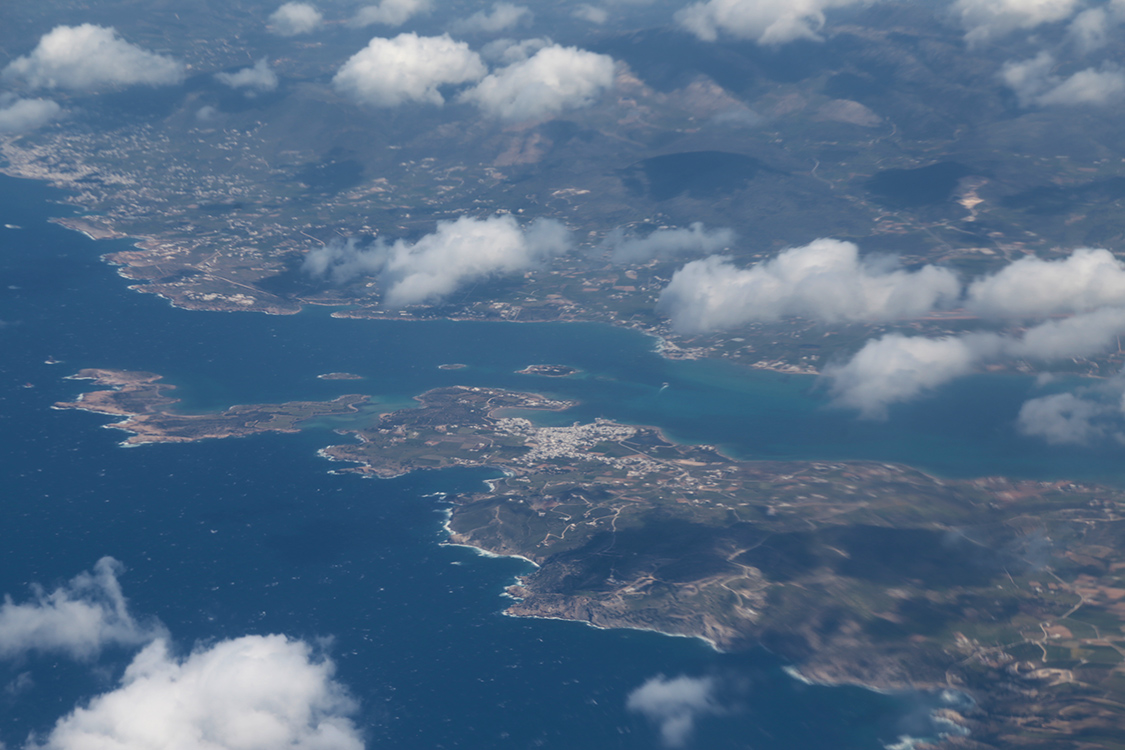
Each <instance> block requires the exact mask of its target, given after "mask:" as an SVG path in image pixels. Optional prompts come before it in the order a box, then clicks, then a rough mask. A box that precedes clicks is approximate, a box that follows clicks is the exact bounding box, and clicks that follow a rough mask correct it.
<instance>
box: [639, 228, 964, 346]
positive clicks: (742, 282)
mask: <svg viewBox="0 0 1125 750" xmlns="http://www.w3.org/2000/svg"><path fill="white" fill-rule="evenodd" d="M892 263H893V259H888V258H882V259H880V260H879V261H875V262H872V261H864V260H860V258H859V248H857V247H856V246H855V245H854V244H853V243H851V242H841V241H839V240H833V239H818V240H814V241H813V242H811V243H809V244H808V245H805V246H803V247H795V248H790V249H788V250H784V251H782V252H781V253H780V254H779V255H777V257H775V258H772V259H770V260H766V261H763V262H761V263H758V264H756V265H754V266H751V267H750V268H737V267H735V266H734V264H732V263H731V261H730V259H729V258H726V257H723V256H717V255H713V256H711V257H708V258H704V259H703V260H697V261H692V262H691V263H688V264H687V265H685V266H684V267H683V268H681V269H680V270H679V271H677V272H676V273H675V274H674V275H673V276H672V280H671V281H670V282H669V283H668V286H667V287H665V289H664V291H663V292H662V293H661V295H660V303H659V306H658V309H659V310H660V311H661V312H662V313H663V314H665V315H667V316H668V317H670V318H671V319H672V325H673V326H674V327H675V328H676V329H677V330H680V331H683V332H687V333H699V332H703V331H710V330H715V329H722V328H733V327H737V326H740V325H743V324H745V323H749V322H751V321H758V320H777V319H778V318H782V317H786V316H790V315H796V316H801V317H808V318H813V319H816V320H822V321H826V322H838V321H877V320H894V319H896V318H909V317H917V316H919V315H925V314H926V313H928V312H930V311H932V310H933V309H934V308H935V307H939V306H942V305H946V304H950V303H952V301H953V300H955V299H956V298H957V296H958V294H959V293H960V288H961V287H960V282H958V280H957V277H956V276H955V275H954V274H953V272H952V271H949V270H947V269H944V268H938V267H936V266H924V267H923V268H921V269H919V270H918V271H914V272H909V271H905V270H902V269H899V268H895V267H894V266H893V265H892Z"/></svg>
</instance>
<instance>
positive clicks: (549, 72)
mask: <svg viewBox="0 0 1125 750" xmlns="http://www.w3.org/2000/svg"><path fill="white" fill-rule="evenodd" d="M613 78H614V62H613V58H612V57H609V56H608V55H599V54H596V53H594V52H588V51H586V50H582V49H578V48H577V47H562V46H559V45H557V44H553V45H551V46H548V47H544V48H542V49H540V50H539V51H538V52H536V53H535V54H534V55H532V56H531V57H530V58H528V59H527V60H524V61H522V62H517V63H513V64H512V65H509V66H507V67H506V68H501V69H500V70H498V71H496V72H495V73H492V74H490V75H488V76H487V77H486V78H484V80H482V81H481V82H480V83H479V84H477V85H476V86H475V87H473V88H471V89H469V90H467V91H465V92H463V93H462V94H461V97H460V98H461V100H462V101H467V102H471V103H473V104H476V105H477V106H478V107H480V109H481V110H482V111H484V112H485V113H486V114H489V115H492V116H493V117H499V118H502V119H505V120H526V119H531V118H536V117H545V116H548V115H553V114H556V113H558V112H561V111H563V110H565V109H575V108H578V107H587V106H589V105H591V104H593V103H594V101H595V100H596V99H597V98H598V97H599V96H601V94H602V92H604V91H605V90H606V89H608V88H610V87H612V86H613Z"/></svg>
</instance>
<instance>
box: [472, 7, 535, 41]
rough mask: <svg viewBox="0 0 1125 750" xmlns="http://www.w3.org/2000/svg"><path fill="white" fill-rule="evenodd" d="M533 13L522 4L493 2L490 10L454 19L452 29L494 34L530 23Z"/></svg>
mask: <svg viewBox="0 0 1125 750" xmlns="http://www.w3.org/2000/svg"><path fill="white" fill-rule="evenodd" d="M532 18H534V14H533V13H532V12H531V9H530V8H528V7H526V6H524V5H514V4H512V3H493V4H492V12H486V11H483V10H478V11H477V12H476V13H474V14H473V15H471V16H469V17H468V18H464V19H461V20H460V21H455V22H454V23H453V26H452V30H453V31H454V32H456V33H458V34H481V33H485V34H495V33H496V32H498V31H505V30H507V29H511V28H514V27H516V26H521V25H522V26H528V25H530V24H531V21H532Z"/></svg>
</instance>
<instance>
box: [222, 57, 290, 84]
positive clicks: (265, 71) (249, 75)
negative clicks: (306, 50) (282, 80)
mask: <svg viewBox="0 0 1125 750" xmlns="http://www.w3.org/2000/svg"><path fill="white" fill-rule="evenodd" d="M215 78H216V79H218V81H219V83H224V84H226V85H227V86H230V87H231V88H232V89H242V88H244V89H250V90H252V91H273V90H274V89H276V88H277V83H278V81H277V73H274V72H273V68H271V67H270V61H269V60H267V59H266V58H264V57H263V58H262V59H261V60H259V61H258V62H256V63H254V65H253V67H250V68H243V69H242V70H239V71H236V72H234V73H217V74H216V75H215Z"/></svg>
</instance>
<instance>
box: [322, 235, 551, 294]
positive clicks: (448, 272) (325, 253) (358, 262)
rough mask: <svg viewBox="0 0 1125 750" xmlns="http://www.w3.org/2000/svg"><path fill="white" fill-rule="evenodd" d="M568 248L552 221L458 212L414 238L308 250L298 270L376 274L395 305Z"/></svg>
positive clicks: (338, 278)
mask: <svg viewBox="0 0 1125 750" xmlns="http://www.w3.org/2000/svg"><path fill="white" fill-rule="evenodd" d="M569 248H570V235H569V232H567V230H566V228H565V227H564V226H563V225H562V224H560V223H559V222H557V221H553V220H548V219H539V220H536V221H534V222H532V223H531V224H530V225H528V226H527V227H524V228H521V227H520V225H519V224H518V223H517V222H516V220H515V219H514V218H513V217H512V216H511V215H504V216H492V217H489V218H487V219H472V218H469V217H464V216H463V217H461V218H460V219H457V220H456V221H442V222H438V225H437V230H436V231H435V232H434V233H433V234H428V235H426V236H425V237H422V238H421V239H420V240H418V241H417V242H414V243H410V242H406V241H405V240H397V241H395V242H394V243H385V242H380V243H377V244H375V245H374V246H373V247H371V248H368V249H362V248H360V247H358V246H357V245H356V244H355V243H354V242H348V243H338V244H334V245H328V246H326V247H323V248H318V249H317V250H313V251H312V252H310V253H309V254H308V256H307V257H306V259H305V264H304V269H305V270H306V271H307V272H308V273H310V274H311V275H313V276H320V277H325V276H327V277H328V278H330V279H331V280H332V281H334V282H336V283H342V282H345V281H348V280H349V279H352V278H355V277H356V276H362V275H370V276H377V277H378V278H379V281H380V285H381V286H382V287H383V289H384V295H383V302H384V304H386V305H387V306H388V307H392V308H397V307H402V306H404V305H414V304H421V303H425V302H434V301H437V300H440V299H442V298H443V297H446V296H448V295H449V294H451V293H452V292H454V291H456V290H457V289H458V288H459V287H461V286H463V285H464V284H466V283H469V282H474V281H479V280H482V279H485V278H488V277H490V276H494V275H501V274H510V273H516V272H520V271H526V270H529V269H532V268H536V267H538V266H539V265H540V264H541V263H543V262H544V261H545V260H547V259H549V258H551V257H554V256H556V255H559V254H561V253H564V252H566V251H567V250H568V249H569Z"/></svg>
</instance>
